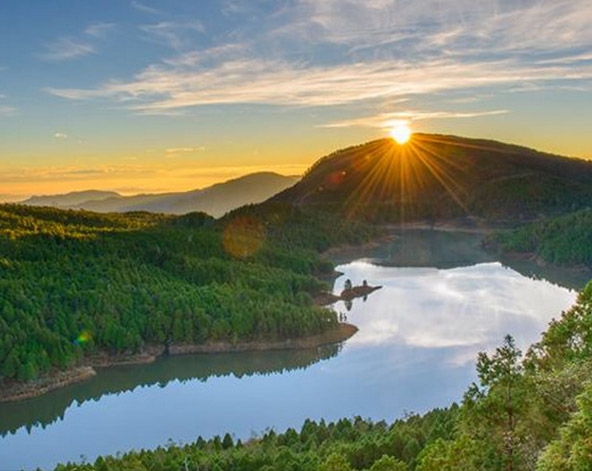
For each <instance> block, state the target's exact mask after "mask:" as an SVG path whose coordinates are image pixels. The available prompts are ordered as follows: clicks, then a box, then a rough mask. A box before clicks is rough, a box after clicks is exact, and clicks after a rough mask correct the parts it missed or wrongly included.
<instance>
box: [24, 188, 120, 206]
mask: <svg viewBox="0 0 592 471" xmlns="http://www.w3.org/2000/svg"><path fill="white" fill-rule="evenodd" d="M108 198H123V197H122V196H121V195H120V194H119V193H116V192H114V191H100V190H86V191H73V192H71V193H65V194H61V195H42V196H31V197H30V198H29V199H27V200H25V201H22V202H21V204H26V205H29V206H52V207H54V208H71V207H73V206H76V205H79V204H81V203H84V202H86V201H101V200H106V199H108Z"/></svg>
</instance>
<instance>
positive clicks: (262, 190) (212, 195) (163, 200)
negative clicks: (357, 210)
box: [23, 172, 298, 217]
mask: <svg viewBox="0 0 592 471" xmlns="http://www.w3.org/2000/svg"><path fill="white" fill-rule="evenodd" d="M297 181H298V178H297V177H287V176H284V175H279V174H277V173H273V172H259V173H252V174H249V175H245V176H243V177H239V178H236V179H233V180H228V181H226V182H223V183H218V184H216V185H213V186H210V187H207V188H204V189H201V190H192V191H188V192H177V193H164V194H143V195H135V196H121V195H119V194H118V193H115V192H101V191H94V190H92V191H85V192H76V193H68V194H65V195H52V196H34V197H31V198H29V199H28V200H26V201H23V204H27V205H32V206H53V207H58V208H63V209H86V210H89V211H95V212H100V213H107V212H115V213H117V212H128V211H150V212H158V213H168V214H185V213H189V212H195V211H201V212H205V213H208V214H209V215H211V216H214V217H220V216H222V215H223V214H225V213H227V212H228V211H231V210H233V209H235V208H237V207H239V206H243V205H246V204H255V203H260V202H262V201H265V200H266V199H268V198H270V197H271V196H273V195H275V194H276V193H278V192H280V191H282V190H285V189H286V188H288V187H289V186H291V185H293V184H294V183H296V182H297Z"/></svg>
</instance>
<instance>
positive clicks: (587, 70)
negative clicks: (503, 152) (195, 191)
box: [0, 0, 592, 199]
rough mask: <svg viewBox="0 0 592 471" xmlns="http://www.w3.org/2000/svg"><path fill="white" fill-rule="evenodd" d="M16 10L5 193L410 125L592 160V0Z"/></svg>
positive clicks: (0, 88) (297, 163)
mask: <svg viewBox="0 0 592 471" xmlns="http://www.w3.org/2000/svg"><path fill="white" fill-rule="evenodd" d="M1 11H2V14H1V15H0V44H1V46H0V184H1V185H2V186H1V187H0V194H1V195H0V198H1V199H10V198H16V197H20V196H24V195H28V194H32V193H55V192H65V191H71V190H79V189H84V188H91V187H93V188H102V189H114V190H117V191H121V192H127V193H134V192H141V191H170V190H181V189H191V188H198V187H202V186H205V185H208V184H211V183H213V182H215V181H219V180H224V179H227V178H231V177H235V176H238V175H241V174H245V173H249V172H251V171H256V170H262V169H270V170H276V171H279V172H280V173H286V174H296V173H301V172H302V171H303V170H304V169H305V168H306V167H307V166H308V165H310V164H311V163H312V162H314V160H315V159H317V158H319V157H321V156H322V155H324V154H326V153H328V152H331V151H332V150H335V149H337V148H340V147H344V146H347V145H351V144H357V143H361V142H364V141H367V140H370V139H374V138H378V137H381V136H385V135H387V133H388V127H389V126H390V125H391V124H392V123H393V122H395V121H400V120H405V121H408V122H409V123H410V125H411V127H412V128H413V129H414V130H419V131H427V132H441V133H451V134H458V135H465V136H472V137H484V138H492V139H497V140H502V141H506V142H513V143H518V144H523V145H527V146H530V147H535V148H538V149H540V150H544V151H549V152H555V153H559V154H565V155H571V156H578V157H584V158H590V157H592V139H590V138H589V134H590V130H589V129H590V125H591V124H592V93H591V88H592V28H590V25H591V24H592V2H591V1H590V0H575V1H565V0H554V1H547V0H536V1H535V0H520V1H517V0H513V1H506V0H499V1H495V0H487V1H485V0H470V1H469V0H456V1H442V0H422V1H417V0H415V1H412V0H365V1H353V0H322V1H321V0H279V1H270V0H251V1H246V0H220V1H213V0H205V1H204V0H200V1H187V0H169V1H155V0H151V1H150V0H144V1H128V0H102V1H90V0H55V1H51V2H49V1H47V0H27V1H17V0H6V1H4V2H2V10H1ZM9 195H11V196H9Z"/></svg>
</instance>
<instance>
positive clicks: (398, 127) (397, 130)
mask: <svg viewBox="0 0 592 471" xmlns="http://www.w3.org/2000/svg"><path fill="white" fill-rule="evenodd" d="M390 134H391V137H392V138H393V139H394V140H395V141H396V142H397V144H405V143H406V142H407V141H408V140H409V138H410V137H411V134H412V132H411V129H410V128H409V125H408V124H407V123H406V122H398V123H395V124H394V125H393V127H392V128H391V130H390Z"/></svg>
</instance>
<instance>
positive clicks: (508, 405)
mask: <svg viewBox="0 0 592 471" xmlns="http://www.w3.org/2000/svg"><path fill="white" fill-rule="evenodd" d="M521 357H522V353H521V351H520V350H519V349H518V348H517V347H516V345H515V342H514V339H513V338H512V337H511V336H510V335H507V336H506V337H505V338H504V343H503V345H502V346H501V347H498V348H497V349H496V351H495V353H494V354H493V355H492V356H491V357H490V356H488V355H487V354H486V353H483V352H481V353H479V355H478V359H477V374H478V377H479V381H480V385H479V386H478V385H476V384H473V385H472V386H471V387H470V388H469V390H468V391H467V393H466V394H465V398H464V405H465V407H464V411H463V414H464V419H465V420H464V431H465V432H466V433H467V434H468V435H469V436H470V437H472V438H473V439H476V440H477V441H478V442H480V443H481V449H482V450H483V451H484V452H485V454H486V455H488V456H489V458H488V459H490V462H489V463H488V466H489V467H490V468H489V469H504V470H506V471H513V470H515V469H518V467H519V463H521V462H522V461H523V460H524V458H525V455H526V454H528V453H525V454H523V453H521V451H524V450H522V448H523V447H524V446H525V445H526V443H527V440H525V438H526V436H527V435H528V433H529V431H528V430H527V429H528V427H527V426H525V424H524V423H521V421H523V419H524V418H525V416H526V414H527V410H528V403H527V401H526V397H527V391H528V386H527V379H526V377H525V376H524V375H523V366H522V363H521V361H520V360H521ZM521 425H522V426H521ZM523 455H524V456H523ZM486 461H487V459H486Z"/></svg>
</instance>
